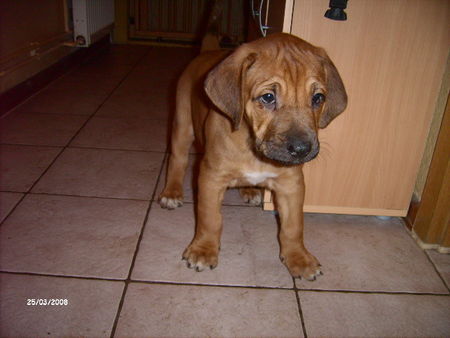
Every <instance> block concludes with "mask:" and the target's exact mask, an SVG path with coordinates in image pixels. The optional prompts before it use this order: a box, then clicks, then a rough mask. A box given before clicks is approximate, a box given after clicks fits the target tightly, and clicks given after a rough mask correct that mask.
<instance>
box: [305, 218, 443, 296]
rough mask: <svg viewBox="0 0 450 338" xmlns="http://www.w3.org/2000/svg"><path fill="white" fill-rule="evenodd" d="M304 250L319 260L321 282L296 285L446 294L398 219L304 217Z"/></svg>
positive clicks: (319, 280) (425, 258) (421, 252)
mask: <svg viewBox="0 0 450 338" xmlns="http://www.w3.org/2000/svg"><path fill="white" fill-rule="evenodd" d="M305 229H306V230H305V243H306V247H307V248H309V250H310V251H311V252H312V253H313V254H314V255H315V256H316V257H317V258H318V259H319V261H320V262H321V264H322V271H323V272H324V276H321V277H320V278H319V279H318V280H317V281H315V282H308V281H303V280H302V281H297V286H298V287H301V288H306V289H309V288H312V289H324V290H359V291H400V292H430V293H442V292H447V289H446V287H445V285H444V284H443V283H442V281H441V279H440V278H439V276H438V275H437V273H436V271H435V270H434V268H433V266H432V264H431V263H430V262H429V260H428V259H427V257H426V255H425V253H424V252H423V251H422V250H421V249H420V248H419V247H418V246H417V245H416V243H415V241H414V240H413V239H412V238H411V236H410V235H409V234H408V233H407V231H406V229H405V227H404V225H403V224H402V222H401V220H400V219H397V218H391V219H390V220H388V221H383V220H379V219H377V218H376V217H366V216H344V215H324V214H322V215H320V214H309V215H307V216H306V218H305Z"/></svg>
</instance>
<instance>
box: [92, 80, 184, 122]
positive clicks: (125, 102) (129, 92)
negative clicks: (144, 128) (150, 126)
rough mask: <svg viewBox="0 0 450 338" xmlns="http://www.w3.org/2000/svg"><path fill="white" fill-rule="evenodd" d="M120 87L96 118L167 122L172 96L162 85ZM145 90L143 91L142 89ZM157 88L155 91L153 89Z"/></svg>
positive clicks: (172, 101) (170, 111)
mask: <svg viewBox="0 0 450 338" xmlns="http://www.w3.org/2000/svg"><path fill="white" fill-rule="evenodd" d="M134 86H136V85H133V87H131V88H127V87H121V88H119V89H118V90H116V91H115V92H114V94H113V95H112V96H111V97H110V98H109V99H108V101H106V102H105V104H103V105H102V107H101V108H100V109H99V111H98V112H97V113H96V116H104V117H122V118H130V117H133V118H141V119H152V120H154V119H160V120H168V119H169V118H170V116H171V114H173V109H174V104H175V101H174V96H173V94H171V93H170V90H169V89H168V88H167V87H165V86H163V85H160V84H158V85H156V84H152V83H150V82H149V83H148V84H147V83H145V84H142V85H141V87H139V88H136V89H135V88H134ZM142 88H145V91H144V90H143V89H142ZM155 88H158V89H157V90H156V91H152V90H153V89H155Z"/></svg>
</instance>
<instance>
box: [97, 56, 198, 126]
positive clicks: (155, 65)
mask: <svg viewBox="0 0 450 338" xmlns="http://www.w3.org/2000/svg"><path fill="white" fill-rule="evenodd" d="M194 55H196V51H193V50H192V49H190V48H155V50H151V51H150V52H149V53H148V55H147V56H146V57H145V58H143V59H142V60H141V62H140V63H139V64H138V65H137V66H136V68H135V69H134V70H133V71H132V72H131V73H130V74H129V76H128V77H127V79H126V80H125V81H124V82H123V83H122V84H121V86H120V87H119V88H117V90H116V91H115V92H114V94H113V95H112V96H111V98H110V99H109V100H108V101H107V102H105V104H104V105H103V106H102V107H101V108H100V110H99V111H98V113H97V116H108V117H125V118H128V117H139V118H147V119H162V120H168V119H169V120H170V118H171V116H172V114H173V111H174V109H175V92H176V82H177V79H178V77H179V75H180V74H181V72H182V70H183V69H184V68H185V67H186V65H187V64H188V62H189V60H191V59H192V58H193V57H194Z"/></svg>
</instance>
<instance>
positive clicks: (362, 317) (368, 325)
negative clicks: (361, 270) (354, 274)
mask: <svg viewBox="0 0 450 338" xmlns="http://www.w3.org/2000/svg"><path fill="white" fill-rule="evenodd" d="M300 304H301V307H302V312H303V317H304V321H305V328H306V333H307V334H308V335H309V336H310V337H448V335H449V333H450V321H449V318H450V297H446V296H424V295H420V296H419V295H386V294H352V293H350V294H348V293H329V292H300Z"/></svg>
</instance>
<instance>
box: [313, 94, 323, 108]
mask: <svg viewBox="0 0 450 338" xmlns="http://www.w3.org/2000/svg"><path fill="white" fill-rule="evenodd" d="M324 102H325V95H323V94H322V93H317V94H314V96H313V97H312V106H313V107H314V108H317V107H319V106H320V105H321V104H322V103H324Z"/></svg>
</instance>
